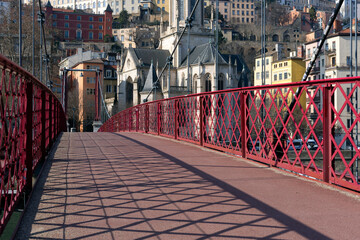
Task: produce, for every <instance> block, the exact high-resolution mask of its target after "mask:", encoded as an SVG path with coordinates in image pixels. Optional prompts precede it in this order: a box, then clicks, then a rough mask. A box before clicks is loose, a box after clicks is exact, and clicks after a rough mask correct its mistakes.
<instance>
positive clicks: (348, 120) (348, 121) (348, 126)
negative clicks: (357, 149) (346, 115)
mask: <svg viewBox="0 0 360 240" xmlns="http://www.w3.org/2000/svg"><path fill="white" fill-rule="evenodd" d="M350 127H351V120H350V119H347V128H350Z"/></svg>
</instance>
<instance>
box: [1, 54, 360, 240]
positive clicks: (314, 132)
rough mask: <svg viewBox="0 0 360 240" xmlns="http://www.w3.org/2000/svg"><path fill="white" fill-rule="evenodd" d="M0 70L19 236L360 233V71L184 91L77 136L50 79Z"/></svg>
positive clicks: (7, 187) (5, 190)
mask: <svg viewBox="0 0 360 240" xmlns="http://www.w3.org/2000/svg"><path fill="white" fill-rule="evenodd" d="M0 72H1V84H0V94H1V103H0V107H1V109H0V115H1V140H0V141H1V159H0V160H1V171H0V176H1V210H2V211H1V221H0V231H1V232H3V231H5V230H6V228H7V225H9V224H7V223H8V222H9V221H11V218H12V215H14V214H13V213H14V212H16V211H17V209H18V208H19V207H18V205H19V204H20V205H21V203H22V201H25V203H23V205H25V209H24V211H23V212H22V214H21V217H20V220H19V221H18V223H17V224H15V225H16V228H15V229H16V231H15V232H14V234H13V235H12V237H13V238H15V239H356V238H358V236H359V235H360V228H359V226H360V225H359V223H360V215H359V214H358V213H359V210H360V197H359V192H360V184H359V181H360V177H359V166H358V159H359V157H360V144H359V140H360V135H359V132H358V130H359V129H358V126H359V124H360V116H359V110H358V109H359V108H358V103H359V99H358V98H357V95H358V91H359V90H360V85H359V84H360V82H359V80H360V78H358V77H353V78H343V79H326V80H317V81H311V82H299V83H291V84H277V85H267V86H256V87H246V88H238V89H229V90H223V91H218V92H206V93H199V94H192V95H187V96H179V97H173V98H169V99H163V100H158V101H153V102H148V103H144V104H140V105H137V106H134V107H132V108H129V109H126V110H124V111H122V112H119V113H118V114H116V115H114V116H113V117H111V118H110V119H109V120H108V121H106V122H105V123H104V124H103V125H102V127H101V128H100V129H99V131H98V132H96V133H73V132H72V133H67V132H66V115H65V112H64V109H63V104H61V103H60V101H59V100H58V99H57V97H56V96H55V95H54V94H53V93H52V92H51V91H50V90H49V89H48V88H47V87H46V86H44V85H43V84H42V83H40V82H39V81H38V80H37V79H36V78H35V77H34V76H32V75H31V74H30V73H28V72H26V71H25V70H23V69H22V68H21V67H19V66H18V65H16V64H14V63H12V62H11V61H9V60H8V59H6V58H4V57H2V56H0ZM296 91H298V92H299V94H296ZM290 103H292V104H290Z"/></svg>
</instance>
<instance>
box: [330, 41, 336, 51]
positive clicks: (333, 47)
mask: <svg viewBox="0 0 360 240" xmlns="http://www.w3.org/2000/svg"><path fill="white" fill-rule="evenodd" d="M335 49H336V43H335V41H333V42H332V49H331V50H335Z"/></svg>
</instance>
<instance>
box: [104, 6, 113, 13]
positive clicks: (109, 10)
mask: <svg viewBox="0 0 360 240" xmlns="http://www.w3.org/2000/svg"><path fill="white" fill-rule="evenodd" d="M105 12H113V10H112V9H111V7H110V5H109V4H108V5H107V7H106V9H105Z"/></svg>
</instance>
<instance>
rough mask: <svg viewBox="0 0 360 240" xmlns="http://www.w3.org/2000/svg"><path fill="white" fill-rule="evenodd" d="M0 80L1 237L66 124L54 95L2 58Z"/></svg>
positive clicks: (0, 58) (0, 61)
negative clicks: (35, 170) (40, 164)
mask: <svg viewBox="0 0 360 240" xmlns="http://www.w3.org/2000/svg"><path fill="white" fill-rule="evenodd" d="M0 79H1V83H0V121H1V123H0V131H1V136H0V146H1V153H0V162H1V169H0V178H1V185H0V188H1V189H0V190H1V191H0V204H1V209H2V211H1V215H0V216H1V218H0V234H1V232H2V231H3V230H4V228H5V226H6V223H7V222H8V221H9V219H10V217H11V214H12V213H13V211H14V208H15V206H16V204H17V202H18V201H19V200H20V198H21V197H22V195H23V193H24V192H26V193H30V191H31V190H32V171H33V170H34V168H35V167H36V166H37V164H38V163H39V161H40V160H41V159H43V158H44V157H45V155H46V152H47V151H48V150H49V148H50V147H51V144H52V143H53V142H54V139H55V138H56V137H57V136H58V134H59V133H60V132H61V131H66V125H65V123H66V121H65V114H64V111H63V108H62V106H61V104H60V102H59V101H58V100H57V99H56V97H55V96H54V95H53V93H52V92H51V91H50V90H49V89H48V88H47V87H45V86H44V85H43V84H42V83H40V82H39V81H38V80H37V79H36V78H35V77H34V76H32V75H31V74H30V73H28V72H26V71H25V70H24V69H22V68H21V67H19V66H18V65H16V64H15V63H13V62H11V61H9V60H8V59H6V58H5V57H3V56H2V55H0Z"/></svg>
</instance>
